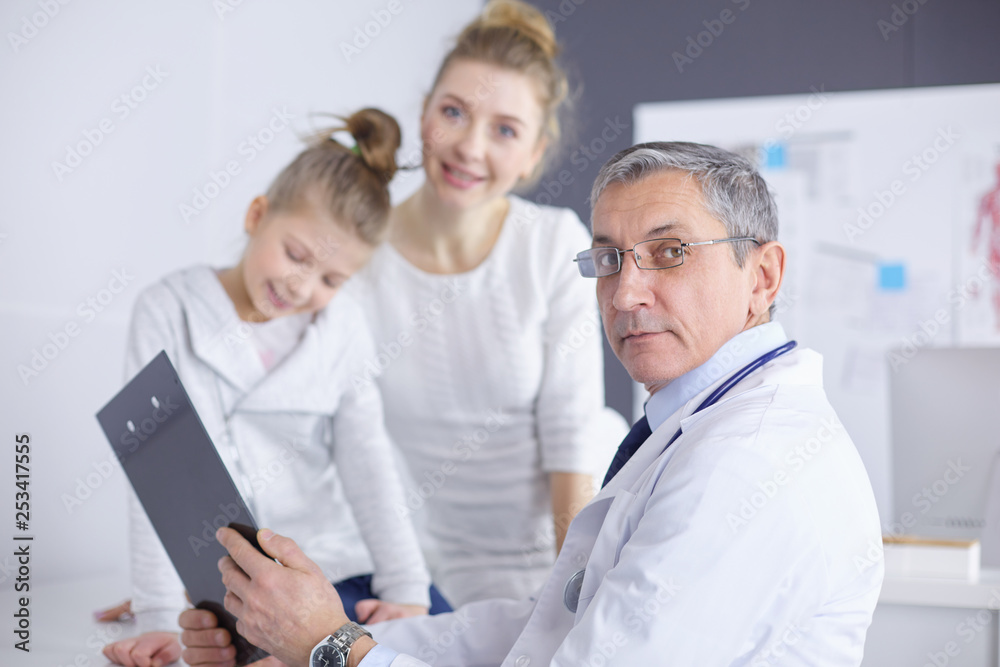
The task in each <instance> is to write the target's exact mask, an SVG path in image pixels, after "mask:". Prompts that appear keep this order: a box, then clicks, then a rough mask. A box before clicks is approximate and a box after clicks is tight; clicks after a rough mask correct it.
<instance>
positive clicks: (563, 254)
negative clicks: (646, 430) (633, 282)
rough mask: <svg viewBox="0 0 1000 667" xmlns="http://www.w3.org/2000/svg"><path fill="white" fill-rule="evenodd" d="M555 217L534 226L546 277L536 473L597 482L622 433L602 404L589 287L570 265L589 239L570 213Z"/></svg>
mask: <svg viewBox="0 0 1000 667" xmlns="http://www.w3.org/2000/svg"><path fill="white" fill-rule="evenodd" d="M559 213H560V214H559V215H558V217H557V218H556V219H555V220H553V221H545V220H541V221H540V225H541V226H542V228H541V229H539V237H540V238H542V239H544V241H543V242H542V243H541V248H539V249H538V250H541V251H542V252H538V251H537V250H536V253H535V256H536V257H538V258H539V261H540V262H542V263H543V265H544V266H545V267H546V269H547V272H545V273H543V277H544V278H543V279H544V281H545V287H544V289H545V298H546V299H547V301H548V304H547V305H548V309H547V310H548V317H547V318H546V321H545V325H544V326H545V332H544V340H545V351H544V354H545V360H544V369H543V376H542V383H541V387H540V390H539V393H538V399H537V401H536V418H537V423H538V437H539V441H540V443H541V454H542V469H543V470H545V471H546V472H578V473H589V474H592V475H600V476H602V475H603V474H604V471H605V469H606V468H607V465H608V463H609V462H610V461H611V458H612V456H613V455H614V452H615V449H616V448H617V446H618V443H619V442H620V441H621V439H622V438H623V437H624V436H625V434H626V433H627V432H628V425H627V424H626V422H625V420H624V419H623V418H622V417H621V416H620V415H619V414H618V413H617V412H616V411H615V410H613V409H611V408H608V407H606V406H605V404H604V342H603V341H604V335H603V328H602V325H601V318H600V315H599V313H598V308H597V291H596V282H595V281H594V280H593V279H592V278H589V279H588V278H584V277H583V276H581V275H580V273H579V271H578V270H577V268H576V264H575V263H574V262H573V258H574V257H575V256H576V253H578V252H579V251H581V250H584V249H586V248H589V247H590V236H589V234H588V233H587V231H586V228H585V227H584V226H583V224H582V223H581V222H580V219H579V218H578V217H577V216H576V214H575V213H573V212H572V211H570V210H569V209H562V210H560V212H559ZM546 226H547V227H548V228H545V227H546Z"/></svg>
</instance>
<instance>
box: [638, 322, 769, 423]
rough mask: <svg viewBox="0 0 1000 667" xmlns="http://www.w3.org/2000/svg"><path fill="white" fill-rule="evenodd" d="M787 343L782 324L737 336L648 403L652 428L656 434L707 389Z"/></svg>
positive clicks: (647, 413) (756, 328) (752, 329)
mask: <svg viewBox="0 0 1000 667" xmlns="http://www.w3.org/2000/svg"><path fill="white" fill-rule="evenodd" d="M787 342H788V336H787V335H785V330H784V328H783V327H782V326H781V324H779V323H778V322H766V323H764V324H759V325H757V326H755V327H751V328H750V329H747V330H746V331H741V332H740V333H738V334H736V335H735V336H733V337H732V338H730V339H729V341H727V342H726V343H725V344H724V345H723V346H722V347H720V348H719V349H718V350H717V351H716V353H715V354H713V355H712V357H711V358H710V359H709V360H708V361H706V362H705V363H704V364H702V365H701V366H698V367H697V368H694V369H692V370H690V371H688V372H687V373H685V374H684V375H682V376H680V377H679V378H677V379H676V380H674V381H672V382H671V383H670V384H668V385H667V386H665V387H663V388H662V389H660V390H659V391H658V392H656V393H655V394H653V395H652V396H651V397H650V398H649V400H648V401H647V402H646V419H648V420H649V427H650V428H651V429H652V430H654V431H655V430H656V429H657V428H659V426H660V425H661V424H663V422H665V421H666V420H667V418H668V417H669V416H670V415H672V414H673V413H674V412H676V411H677V410H678V409H679V408H680V407H681V406H683V405H684V404H685V403H687V402H688V401H690V400H691V398H692V397H694V396H696V395H698V394H699V393H701V392H702V391H703V390H704V389H705V387H707V386H709V385H713V384H717V383H718V382H719V380H722V379H723V378H727V377H729V376H730V375H732V374H733V373H735V372H736V371H737V370H739V369H740V368H743V367H744V366H746V365H747V364H749V363H750V362H752V361H753V360H754V359H757V358H758V357H760V356H762V355H764V354H767V353H768V352H770V351H771V350H773V349H775V348H777V347H780V346H782V345H784V344H785V343H787Z"/></svg>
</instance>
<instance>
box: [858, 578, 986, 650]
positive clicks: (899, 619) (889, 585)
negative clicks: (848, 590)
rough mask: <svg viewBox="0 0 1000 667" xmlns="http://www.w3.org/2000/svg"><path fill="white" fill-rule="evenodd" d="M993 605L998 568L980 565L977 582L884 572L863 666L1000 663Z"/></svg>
mask: <svg viewBox="0 0 1000 667" xmlns="http://www.w3.org/2000/svg"><path fill="white" fill-rule="evenodd" d="M998 608H1000V570H989V569H984V570H983V571H982V573H981V574H980V580H979V582H978V583H968V582H964V581H957V580H954V579H929V578H917V577H892V578H890V577H887V578H886V580H885V582H884V583H883V585H882V593H881V595H880V596H879V604H878V607H877V608H876V610H875V617H874V618H873V619H872V627H871V629H870V630H869V632H868V641H867V642H866V646H865V660H864V662H863V663H862V666H863V667H869V666H870V667H885V666H887V665H893V666H894V665H913V666H914V667H922V666H923V665H927V664H930V665H934V664H935V662H934V660H935V659H936V660H937V664H941V665H948V667H997V666H1000V627H998V621H997V614H996V613H995V612H994V611H993V610H996V609H998ZM949 648H950V649H951V651H950V653H953V654H954V655H951V654H949V652H948V650H947V649H949ZM931 656H933V659H932V657H931Z"/></svg>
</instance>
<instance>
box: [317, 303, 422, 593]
mask: <svg viewBox="0 0 1000 667" xmlns="http://www.w3.org/2000/svg"><path fill="white" fill-rule="evenodd" d="M355 321H356V329H355V331H354V336H353V340H352V343H351V345H350V346H349V348H348V349H347V351H346V352H345V354H344V364H345V366H344V367H345V368H346V369H347V370H346V371H345V372H346V374H347V376H348V380H347V382H346V383H345V385H346V386H345V388H344V393H343V394H342V396H341V401H340V405H339V406H338V407H337V411H336V414H335V415H334V417H333V459H334V463H335V465H336V467H337V471H338V474H339V475H340V479H341V483H342V484H343V486H344V495H345V496H346V498H347V501H348V502H349V503H350V505H351V510H352V512H353V514H354V518H355V520H356V521H357V523H358V527H359V529H360V530H361V536H362V538H363V539H364V541H365V544H366V545H367V547H368V551H369V552H370V553H371V556H372V560H373V561H374V564H375V572H374V573H373V575H374V576H373V577H372V590H373V592H374V593H375V594H376V595H377V596H378V597H379V598H380V599H383V600H387V601H389V602H395V603H398V604H412V605H420V606H423V607H429V606H430V594H429V588H430V583H431V580H430V575H429V574H428V573H427V567H426V565H425V563H424V559H423V554H422V553H421V550H420V545H419V543H418V542H417V535H416V531H415V530H414V529H413V524H412V523H411V522H410V518H409V509H408V507H407V506H406V503H405V500H404V498H403V484H402V481H401V479H400V477H399V473H398V471H397V470H396V466H395V460H394V458H393V456H392V450H391V441H390V439H389V434H388V432H387V431H386V428H385V422H384V420H383V414H382V398H381V395H380V394H379V392H378V387H377V385H376V383H375V382H372V381H370V379H366V378H365V376H364V369H363V362H364V360H366V359H369V358H371V357H372V356H373V355H372V351H373V347H374V345H373V343H372V342H371V338H370V335H369V333H368V329H367V327H366V325H365V324H364V318H363V317H361V316H360V314H359V315H358V317H357V318H356V319H355Z"/></svg>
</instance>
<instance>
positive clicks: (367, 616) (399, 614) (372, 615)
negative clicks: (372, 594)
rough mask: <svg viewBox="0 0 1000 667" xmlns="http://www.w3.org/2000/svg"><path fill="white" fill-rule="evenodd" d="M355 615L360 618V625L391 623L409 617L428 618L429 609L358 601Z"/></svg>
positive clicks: (380, 601)
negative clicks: (396, 619)
mask: <svg viewBox="0 0 1000 667" xmlns="http://www.w3.org/2000/svg"><path fill="white" fill-rule="evenodd" d="M354 615H355V616H357V617H358V622H359V623H367V624H368V625H371V624H372V623H381V622H382V621H391V620H393V619H395V618H407V617H409V616H426V615H427V607H421V606H418V605H414V604H396V603H394V602H386V601H385V600H376V599H375V598H370V599H368V600H358V603H357V604H356V605H354Z"/></svg>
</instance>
